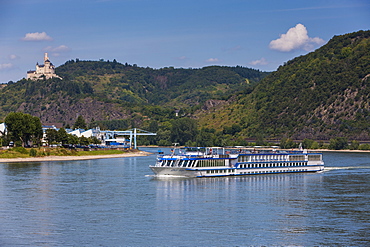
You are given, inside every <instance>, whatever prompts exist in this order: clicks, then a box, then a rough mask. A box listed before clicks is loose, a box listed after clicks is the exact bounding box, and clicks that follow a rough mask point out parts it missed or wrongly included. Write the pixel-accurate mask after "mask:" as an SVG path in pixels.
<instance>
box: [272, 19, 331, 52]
mask: <svg viewBox="0 0 370 247" xmlns="http://www.w3.org/2000/svg"><path fill="white" fill-rule="evenodd" d="M324 43H325V41H324V40H323V39H321V38H319V37H315V38H310V37H308V32H307V29H306V27H305V26H304V25H302V24H297V25H296V26H295V27H292V28H290V29H289V30H288V32H287V33H286V34H281V35H280V38H279V39H275V40H273V41H271V42H270V45H269V47H270V49H272V50H277V51H282V52H289V51H292V50H297V49H303V50H305V51H310V50H312V49H314V47H315V46H317V45H322V44H324Z"/></svg>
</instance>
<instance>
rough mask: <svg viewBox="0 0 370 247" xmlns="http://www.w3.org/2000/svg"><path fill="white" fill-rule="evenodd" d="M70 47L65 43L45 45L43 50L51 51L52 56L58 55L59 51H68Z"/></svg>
mask: <svg viewBox="0 0 370 247" xmlns="http://www.w3.org/2000/svg"><path fill="white" fill-rule="evenodd" d="M70 50H71V49H70V48H69V47H68V46H66V45H60V46H57V47H52V46H47V47H45V48H44V51H46V52H51V53H52V55H53V56H55V57H58V56H60V53H64V52H69V51H70Z"/></svg>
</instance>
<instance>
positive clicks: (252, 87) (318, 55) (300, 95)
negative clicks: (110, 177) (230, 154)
mask: <svg viewBox="0 0 370 247" xmlns="http://www.w3.org/2000/svg"><path fill="white" fill-rule="evenodd" d="M56 73H57V74H58V75H60V76H61V77H62V78H63V80H60V79H58V78H52V79H48V80H39V81H30V80H20V81H18V82H16V83H9V84H8V85H7V86H5V87H3V88H1V89H0V117H2V118H4V117H5V116H6V114H7V113H9V112H12V111H22V112H25V113H29V114H31V115H34V116H38V117H40V119H41V121H42V122H46V123H50V122H53V123H56V122H59V123H63V124H64V125H72V124H73V123H74V122H75V120H76V119H77V116H78V115H82V116H83V117H84V119H85V120H86V122H87V123H89V124H90V127H94V126H98V125H99V126H101V127H105V128H110V129H127V128H130V127H139V128H143V129H147V130H149V131H153V132H157V131H158V133H159V135H158V136H157V137H158V138H157V139H158V140H165V141H163V142H162V143H167V144H168V143H171V140H170V139H171V134H170V133H171V128H172V126H173V123H174V121H176V120H178V119H180V120H181V119H182V118H184V117H188V118H192V119H193V120H194V119H195V120H196V123H197V125H196V124H194V122H192V121H188V119H187V120H186V121H185V120H184V121H183V122H182V123H181V124H183V125H184V124H186V123H187V122H189V123H191V125H192V126H197V128H198V130H199V132H198V133H200V134H199V135H198V137H197V138H198V141H199V140H205V139H207V140H208V141H207V143H209V145H223V144H225V145H231V144H235V145H238V143H241V142H243V141H244V143H245V140H246V139H249V138H252V139H253V138H254V139H258V138H266V139H267V138H276V139H281V138H291V139H304V138H309V139H315V140H329V139H331V138H335V137H345V138H348V139H350V140H370V124H369V123H370V102H369V96H370V31H359V32H354V33H350V34H345V35H340V36H335V37H333V38H332V39H331V40H330V41H329V42H328V43H327V44H326V45H324V46H322V47H321V48H319V49H317V50H316V51H314V52H311V53H309V54H307V55H304V56H300V57H297V58H294V59H292V60H291V61H288V62H287V63H285V64H284V65H283V66H280V67H279V68H278V70H277V71H275V72H272V73H269V72H261V71H259V70H254V69H250V68H245V67H241V66H236V67H226V66H210V67H204V68H199V69H182V68H173V67H168V68H161V69H153V68H148V67H147V68H143V67H138V66H137V65H130V64H127V63H126V64H121V63H119V62H117V61H116V60H113V61H80V60H78V59H76V60H70V61H67V62H66V63H65V64H64V65H62V66H59V67H58V68H56ZM177 124H178V123H177ZM180 135H181V133H180ZM189 136H190V137H189V138H193V139H194V140H191V141H195V134H194V135H189ZM184 142H186V140H184ZM152 143H153V142H152ZM199 143H200V142H199Z"/></svg>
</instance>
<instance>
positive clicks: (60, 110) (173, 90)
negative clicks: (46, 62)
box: [0, 60, 269, 128]
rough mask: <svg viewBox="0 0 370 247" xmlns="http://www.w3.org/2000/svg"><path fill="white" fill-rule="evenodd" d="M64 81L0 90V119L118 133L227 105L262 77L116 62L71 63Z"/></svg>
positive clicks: (239, 70)
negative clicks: (117, 125) (77, 124)
mask: <svg viewBox="0 0 370 247" xmlns="http://www.w3.org/2000/svg"><path fill="white" fill-rule="evenodd" d="M56 73H57V74H58V75H60V76H61V77H62V78H63V80H60V79H57V78H53V79H49V80H39V81H31V80H21V81H18V82H16V83H11V84H8V85H7V86H6V87H4V88H2V89H0V117H2V118H4V117H5V116H6V114H7V113H9V112H11V111H22V112H25V113H29V114H31V115H34V116H38V117H40V118H41V121H42V122H44V123H45V122H47V123H51V122H60V123H64V124H69V125H71V124H73V123H74V121H75V120H76V118H77V116H78V115H82V116H83V117H84V119H86V121H87V122H88V123H89V122H93V121H105V122H107V121H112V120H125V121H124V122H125V125H124V126H122V128H126V127H131V126H136V127H140V126H141V125H142V124H143V122H145V121H146V120H150V119H156V120H158V121H160V122H161V121H165V120H166V119H169V118H172V117H174V116H175V111H176V112H178V113H180V114H181V115H184V114H186V115H188V114H189V113H190V112H191V111H193V108H194V109H196V108H197V107H200V106H201V105H203V104H204V102H206V101H208V100H216V101H217V100H220V101H223V100H225V99H228V98H229V97H231V96H232V95H234V94H235V93H237V92H239V91H241V90H245V88H253V86H254V85H255V84H256V83H257V82H258V81H260V80H261V79H262V78H263V77H265V76H266V75H267V74H269V73H266V72H261V71H258V70H254V69H249V68H244V67H240V66H237V67H219V66H211V67H205V68H202V69H175V68H172V67H171V68H163V69H152V68H141V67H138V66H136V65H129V64H127V63H126V64H121V63H118V62H117V61H115V60H113V61H80V60H76V61H74V60H71V61H68V62H66V63H65V64H64V65H62V66H60V67H58V68H57V69H56Z"/></svg>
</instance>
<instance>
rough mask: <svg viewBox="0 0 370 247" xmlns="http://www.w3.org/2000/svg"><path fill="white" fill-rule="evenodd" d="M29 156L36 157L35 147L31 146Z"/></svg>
mask: <svg viewBox="0 0 370 247" xmlns="http://www.w3.org/2000/svg"><path fill="white" fill-rule="evenodd" d="M30 156H32V157H36V156H37V151H36V150H35V149H33V148H31V150H30Z"/></svg>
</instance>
